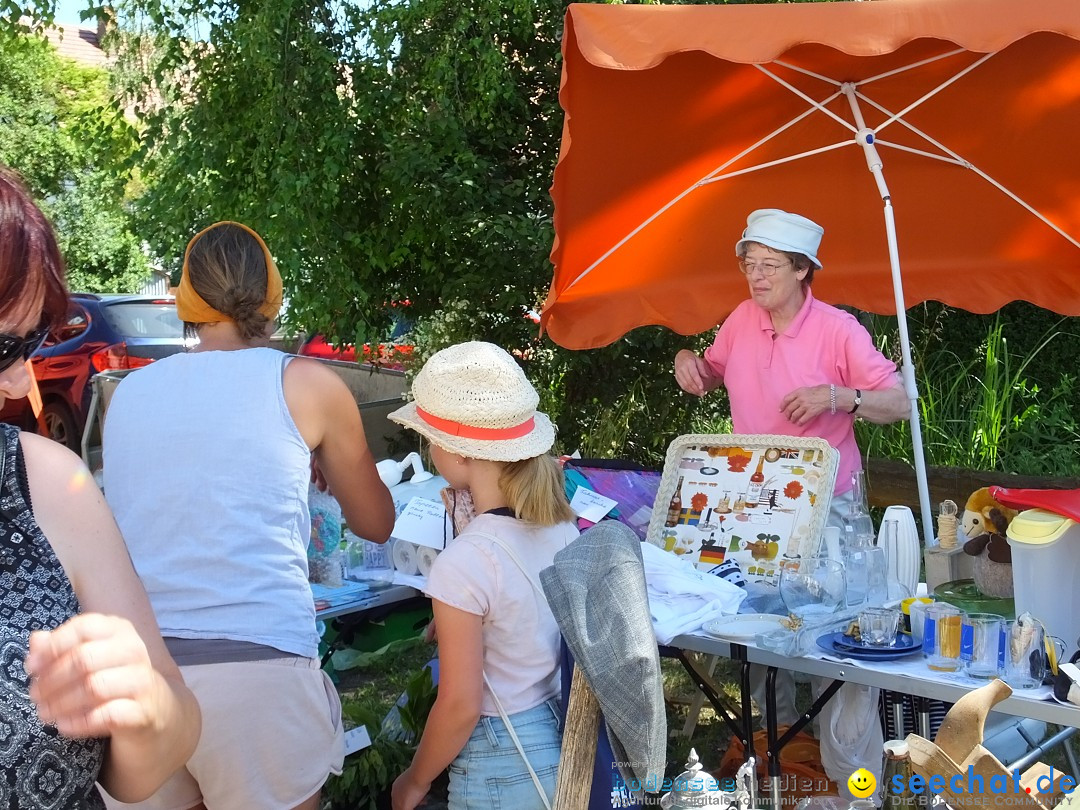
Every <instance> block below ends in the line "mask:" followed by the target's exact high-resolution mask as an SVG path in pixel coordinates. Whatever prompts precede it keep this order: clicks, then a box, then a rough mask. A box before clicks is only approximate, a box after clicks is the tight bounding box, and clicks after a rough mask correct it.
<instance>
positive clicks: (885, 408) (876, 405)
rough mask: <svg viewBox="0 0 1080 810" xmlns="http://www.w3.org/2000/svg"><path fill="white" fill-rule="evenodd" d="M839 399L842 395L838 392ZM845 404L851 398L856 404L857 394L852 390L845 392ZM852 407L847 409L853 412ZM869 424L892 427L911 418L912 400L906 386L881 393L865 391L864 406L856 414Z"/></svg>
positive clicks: (896, 386) (899, 386)
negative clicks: (905, 389) (893, 424)
mask: <svg viewBox="0 0 1080 810" xmlns="http://www.w3.org/2000/svg"><path fill="white" fill-rule="evenodd" d="M836 396H837V399H839V398H840V396H841V394H840V392H839V390H838V391H837V395H836ZM843 397H844V402H845V403H846V402H847V401H848V397H851V403H852V405H854V403H855V392H854V391H852V390H851V389H850V388H845V389H844V390H843ZM851 407H852V406H851V405H848V406H847V409H848V410H849V411H850V410H851ZM856 413H858V415H859V416H860V417H862V418H863V419H865V420H866V421H867V422H873V423H874V424H877V425H891V424H892V423H893V422H901V421H903V420H905V419H910V418H911V400H909V399H908V397H907V393H906V392H905V391H904V386H903V385H901V384H900V383H897V384H896V385H894V386H893V387H892V388H882V389H881V390H880V391H863V392H862V404H861V405H859V410H858V411H857V412H856Z"/></svg>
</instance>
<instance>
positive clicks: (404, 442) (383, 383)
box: [82, 358, 417, 486]
mask: <svg viewBox="0 0 1080 810" xmlns="http://www.w3.org/2000/svg"><path fill="white" fill-rule="evenodd" d="M307 359H314V360H315V361H316V362H319V363H323V364H324V365H326V366H329V367H330V368H332V369H333V370H334V371H335V372H336V373H337V374H338V376H340V377H341V379H342V380H343V381H344V383H345V384H346V385H347V386H348V387H349V390H350V391H351V392H352V395H353V398H354V399H355V400H356V404H357V405H358V406H359V408H360V414H361V416H362V417H363V420H364V433H365V435H366V436H367V441H368V446H369V447H371V452H372V453H373V454H374V456H375V459H376V460H377V461H378V460H381V459H384V458H390V457H391V456H401V455H403V454H404V453H406V452H408V451H409V450H414V449H416V447H417V441H416V438H415V435H413V434H410V433H409V432H408V431H406V430H404V429H403V428H401V427H400V426H399V425H395V424H394V423H393V422H391V421H389V420H388V419H387V418H386V417H387V415H388V414H389V413H390V412H391V411H393V410H395V409H396V408H399V407H401V405H402V403H403V402H404V397H405V391H406V390H407V388H408V386H407V384H406V381H405V373H404V372H402V371H397V370H394V369H386V368H380V367H378V366H373V365H369V364H366V363H365V364H358V363H344V362H340V361H338V360H322V359H318V358H307ZM135 371H138V369H123V370H117V371H102V372H100V373H98V374H95V375H94V377H93V378H92V379H91V388H92V395H91V400H90V408H89V411H88V413H87V417H86V427H85V428H84V429H83V435H82V457H83V461H85V462H86V465H87V466H88V467H89V468H90V470H91V471H92V472H93V473H94V478H95V480H96V481H97V482H98V485H99V486H100V484H101V433H102V430H101V429H102V426H103V425H104V424H105V413H106V411H107V410H108V408H109V402H110V401H111V400H112V395H113V392H114V391H116V386H117V385H119V384H120V381H121V380H122V379H123V378H124V377H126V376H127V375H128V374H131V373H133V372H135Z"/></svg>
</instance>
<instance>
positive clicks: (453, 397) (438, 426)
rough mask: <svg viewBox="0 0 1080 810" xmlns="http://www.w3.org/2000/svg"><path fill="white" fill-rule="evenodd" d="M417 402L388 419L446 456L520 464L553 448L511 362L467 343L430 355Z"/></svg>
mask: <svg viewBox="0 0 1080 810" xmlns="http://www.w3.org/2000/svg"><path fill="white" fill-rule="evenodd" d="M412 390H413V396H414V397H415V401H413V402H410V403H409V404H408V405H406V406H404V407H402V408H399V409H398V410H396V411H394V412H393V413H392V414H390V416H389V419H391V420H392V421H394V422H397V423H398V424H401V425H404V426H405V427H407V428H411V429H412V430H415V431H416V432H417V433H419V434H420V435H421V436H424V437H426V438H427V439H429V440H430V441H431V442H432V443H434V444H436V445H438V446H439V447H441V448H442V449H443V450H446V451H447V452H449V453H456V454H457V455H460V456H465V457H466V458H476V459H485V460H487V461H521V460H523V459H527V458H534V457H536V456H539V455H542V454H544V453H546V452H547V451H548V450H550V449H551V446H552V445H553V444H554V443H555V428H554V427H553V426H552V424H551V420H550V419H548V418H547V416H545V415H544V414H542V413H540V412H539V411H537V410H536V406H537V404H538V403H539V402H540V397H539V396H538V395H537V393H536V389H534V388H533V387H532V385H531V384H530V383H529V381H528V380H527V379H526V378H525V372H523V371H522V370H521V367H520V366H519V365H518V364H517V362H516V361H515V360H514V358H513V357H511V356H510V355H509V354H508V353H507V352H506V351H504V350H503V349H500V348H499V347H498V346H495V345H494V344H492V343H483V342H480V341H471V342H469V343H459V344H457V345H456V346H450V347H449V348H446V349H443V350H442V351H439V352H436V353H435V354H433V355H432V356H431V357H430V358H429V359H428V361H427V362H426V363H425V364H424V367H423V368H422V369H421V370H420V373H419V374H417V375H416V379H415V380H414V381H413V386H412Z"/></svg>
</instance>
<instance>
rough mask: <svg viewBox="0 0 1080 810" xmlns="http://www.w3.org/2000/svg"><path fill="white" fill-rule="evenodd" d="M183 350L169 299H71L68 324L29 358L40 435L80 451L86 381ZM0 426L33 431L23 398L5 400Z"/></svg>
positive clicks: (179, 326)
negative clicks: (41, 426) (6, 424)
mask: <svg viewBox="0 0 1080 810" xmlns="http://www.w3.org/2000/svg"><path fill="white" fill-rule="evenodd" d="M186 348H187V341H185V339H184V325H183V323H182V322H181V321H180V319H179V318H178V317H177V315H176V301H175V299H173V298H169V297H162V296H153V295H91V294H86V293H75V294H73V295H72V296H71V303H70V308H69V310H68V319H67V322H66V323H65V324H64V325H63V326H62V327H61V328H60V329H57V330H55V331H54V332H53V333H52V334H51V335H49V337H48V339H47V340H46V341H45V344H44V345H43V346H42V347H41V349H40V350H39V351H38V353H37V354H35V355H34V356H33V357H32V358H31V359H30V362H31V364H32V366H33V369H34V378H35V379H36V380H37V384H38V389H39V391H40V392H41V399H42V406H43V410H42V422H43V423H44V428H45V430H44V432H45V433H46V434H47V435H48V436H49V438H51V439H54V440H55V441H58V442H60V443H61V444H63V445H66V446H67V447H69V448H71V449H72V450H74V451H75V452H79V449H80V444H81V440H82V432H83V426H84V425H85V424H86V416H87V409H88V408H89V406H90V395H91V390H90V378H91V377H93V376H94V375H95V374H96V373H97V372H99V371H107V370H110V369H125V368H138V367H139V366H145V365H147V364H148V363H152V362H153V361H154V360H158V359H160V358H162V357H167V356H168V355H170V354H176V353H177V352H182V351H184V350H185V349H186ZM0 421H2V422H9V423H11V424H15V425H19V426H20V427H21V428H23V429H24V430H30V431H34V432H38V422H37V420H36V419H35V418H34V413H33V411H32V409H31V407H30V403H29V401H28V400H27V399H26V398H24V399H14V400H8V401H6V402H5V403H4V406H3V409H2V410H0Z"/></svg>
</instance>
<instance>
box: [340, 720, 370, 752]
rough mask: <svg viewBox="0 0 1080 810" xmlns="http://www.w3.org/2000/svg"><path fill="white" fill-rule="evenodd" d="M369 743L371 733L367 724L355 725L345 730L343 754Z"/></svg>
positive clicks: (366, 745) (365, 746)
mask: <svg viewBox="0 0 1080 810" xmlns="http://www.w3.org/2000/svg"><path fill="white" fill-rule="evenodd" d="M369 745H371V735H370V734H368V730H367V726H357V727H356V728H352V729H349V730H348V731H346V732H345V756H348V755H349V754H353V753H356V752H357V751H359V750H361V749H363V748H367V747H368V746H369Z"/></svg>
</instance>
